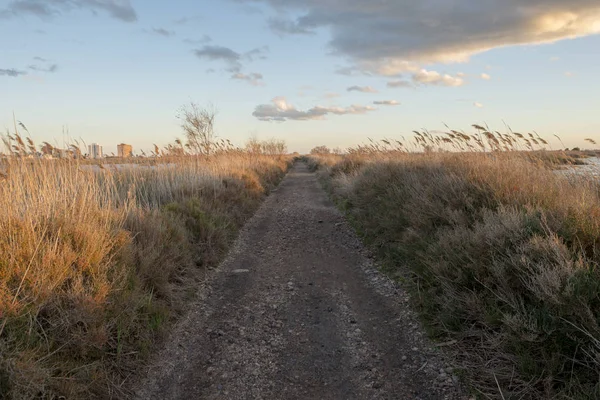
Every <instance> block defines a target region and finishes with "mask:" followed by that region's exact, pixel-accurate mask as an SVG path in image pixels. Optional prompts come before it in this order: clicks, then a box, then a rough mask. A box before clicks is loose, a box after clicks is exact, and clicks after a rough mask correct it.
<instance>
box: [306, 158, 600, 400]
mask: <svg viewBox="0 0 600 400" xmlns="http://www.w3.org/2000/svg"><path fill="white" fill-rule="evenodd" d="M561 157H562V156H561ZM321 159H322V158H321V157H319V156H317V157H313V158H312V162H313V163H314V164H321V162H320V160H321ZM532 161H533V162H532ZM549 164H555V163H548V162H546V160H540V157H539V155H536V154H533V153H531V152H530V151H529V152H517V151H514V149H512V150H510V151H507V152H498V151H494V152H483V151H482V152H473V151H464V152H461V153H449V152H436V151H429V152H421V153H410V152H406V151H400V150H399V149H397V148H396V149H389V148H388V149H379V150H375V149H373V147H371V150H370V151H365V149H364V148H363V149H354V151H351V152H350V154H349V155H347V156H345V157H343V158H338V159H337V162H335V160H332V159H331V157H329V156H328V158H326V159H324V163H323V165H324V167H323V171H324V172H325V176H326V177H328V178H329V179H327V180H326V181H327V184H328V185H329V186H330V188H331V190H332V193H333V194H334V197H335V198H336V200H337V201H338V204H339V205H340V206H341V207H342V208H343V209H344V210H346V212H347V214H348V216H349V218H350V219H351V221H352V222H353V223H354V225H355V226H356V228H357V230H358V231H359V232H360V233H361V235H362V236H363V237H364V238H365V241H366V242H367V243H368V244H369V245H370V246H371V247H372V248H374V249H375V250H376V251H377V252H378V253H379V255H380V257H381V259H382V260H383V263H384V266H385V269H386V271H387V272H388V273H389V274H390V275H392V276H395V277H396V278H397V279H400V280H403V281H405V282H406V283H407V284H408V285H409V287H411V288H412V290H413V293H414V296H413V297H414V300H415V303H416V305H417V306H418V308H419V310H420V311H421V313H422V316H423V318H424V320H425V321H426V325H427V326H428V328H429V329H431V334H432V335H434V336H436V337H438V338H439V339H440V340H443V341H445V342H448V341H449V340H450V339H455V340H456V342H457V344H456V345H455V346H454V351H455V352H456V356H457V361H458V363H459V364H460V365H462V366H463V368H464V370H463V373H464V375H465V376H466V377H467V382H468V383H470V384H471V386H472V388H473V390H474V392H475V393H476V394H478V395H479V396H480V397H481V398H494V399H501V398H506V399H597V398H600V384H599V383H598V382H599V380H598V376H599V373H600V272H599V270H598V268H597V266H598V263H599V262H600V255H599V254H600V241H599V238H600V191H599V186H598V184H597V183H595V182H591V181H589V180H584V179H577V180H574V179H566V178H565V177H562V176H558V175H557V174H555V173H554V172H552V170H551V169H550V168H548V165H549ZM499 388H500V389H499ZM500 391H501V392H502V393H500Z"/></svg>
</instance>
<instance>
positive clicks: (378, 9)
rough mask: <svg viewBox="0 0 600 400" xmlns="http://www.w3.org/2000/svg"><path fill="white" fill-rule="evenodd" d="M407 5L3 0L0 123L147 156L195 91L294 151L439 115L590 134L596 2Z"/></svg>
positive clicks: (597, 65) (378, 1)
mask: <svg viewBox="0 0 600 400" xmlns="http://www.w3.org/2000/svg"><path fill="white" fill-rule="evenodd" d="M413 3H414V2H413V1H408V0H398V1H397V2H394V4H390V2H387V1H385V0H347V1H345V2H340V1H339V0H318V1H317V0H289V1H283V0H222V1H218V2H216V1H204V0H200V1H198V0H196V1H192V0H177V1H170V2H166V1H158V0H146V1H142V0H138V1H126V0H17V1H13V0H10V1H6V0H0V92H1V93H2V96H0V128H2V130H4V129H5V128H11V130H12V113H13V111H14V112H15V114H16V116H17V119H18V120H20V121H22V122H23V123H24V124H25V125H27V127H28V128H29V131H30V132H31V134H32V136H33V138H34V140H35V141H36V142H38V143H41V142H42V141H50V142H53V143H54V142H55V143H58V144H61V143H62V141H63V130H64V128H63V127H68V132H69V135H70V137H71V138H73V139H79V138H81V139H83V140H85V141H86V142H87V143H91V142H97V143H99V144H101V145H103V146H104V148H105V152H107V153H110V152H116V144H117V143H120V142H128V143H131V144H133V145H134V147H135V148H136V149H140V148H143V149H149V148H151V146H152V144H153V143H157V144H159V145H163V144H166V143H168V142H171V141H172V140H174V139H175V138H176V137H177V136H181V131H180V128H179V126H178V121H177V119H176V114H177V110H178V108H179V107H180V106H182V105H183V104H185V103H187V102H189V101H194V102H197V103H198V104H200V105H207V104H209V103H212V104H213V105H214V106H215V107H216V108H217V109H218V118H217V127H216V130H217V134H218V135H219V136H220V137H224V138H229V139H231V140H232V141H234V142H235V143H237V144H243V142H244V141H245V140H247V139H248V138H249V137H250V136H251V135H253V136H257V137H258V138H260V139H266V138H270V137H275V138H280V139H284V140H286V141H287V143H288V145H289V148H290V150H292V151H293V150H297V151H300V152H306V151H308V150H309V149H310V148H311V147H313V146H315V145H320V144H325V145H328V146H331V147H337V146H339V147H342V148H344V147H347V146H351V145H355V144H359V143H364V142H366V141H367V140H368V138H374V139H379V138H384V137H390V138H400V136H401V135H404V136H405V137H406V136H409V135H410V132H411V131H412V130H414V129H419V128H428V129H431V130H436V129H443V123H447V124H448V125H450V126H451V127H453V128H455V129H468V127H469V126H470V125H471V124H473V123H479V124H482V123H488V124H489V125H490V126H491V127H493V128H495V129H499V130H502V129H503V121H505V122H506V123H508V124H510V125H511V126H512V127H513V129H515V130H518V131H530V130H536V131H537V132H539V133H540V134H541V135H542V136H544V137H547V138H551V137H553V136H552V135H554V134H558V135H560V136H561V137H562V140H563V142H565V144H566V145H567V146H570V147H573V146H579V145H582V146H583V145H584V142H583V139H584V138H586V137H591V138H594V139H596V140H598V141H600V119H599V118H598V113H597V112H598V110H599V109H600V95H599V93H600V79H598V71H600V51H599V49H600V36H598V32H600V4H598V3H597V1H591V0H569V1H566V0H565V1H561V0H510V1H506V0H487V1H485V2H481V3H480V4H479V5H477V6H475V7H473V6H472V5H471V4H470V3H472V1H470V0H455V1H453V2H448V1H445V0H426V1H424V2H422V3H423V5H422V6H416V5H415V4H413ZM450 4H451V5H450ZM415 21H417V22H415ZM473 21H480V22H477V23H475V22H473ZM253 74H254V75H253ZM482 74H486V75H482ZM234 77H237V79H234ZM393 82H400V83H398V84H397V85H396V86H397V87H391V86H392V83H393ZM352 87H355V90H351V91H349V90H348V89H349V88H352ZM375 103H378V104H375ZM396 103H399V104H396ZM554 146H555V147H560V145H559V144H558V143H557V142H554Z"/></svg>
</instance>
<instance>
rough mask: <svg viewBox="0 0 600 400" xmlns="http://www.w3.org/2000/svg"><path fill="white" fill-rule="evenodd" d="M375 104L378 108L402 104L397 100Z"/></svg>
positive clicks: (376, 102)
mask: <svg viewBox="0 0 600 400" xmlns="http://www.w3.org/2000/svg"><path fill="white" fill-rule="evenodd" d="M373 104H375V105H377V106H399V105H400V103H399V102H397V101H396V100H381V101H374V102H373Z"/></svg>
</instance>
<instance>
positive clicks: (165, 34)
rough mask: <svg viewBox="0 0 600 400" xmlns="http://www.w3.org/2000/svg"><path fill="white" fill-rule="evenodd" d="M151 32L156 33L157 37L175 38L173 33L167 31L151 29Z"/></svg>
mask: <svg viewBox="0 0 600 400" xmlns="http://www.w3.org/2000/svg"><path fill="white" fill-rule="evenodd" d="M152 32H153V33H156V34H157V35H160V36H164V37H171V36H175V32H174V31H169V30H167V29H164V28H152Z"/></svg>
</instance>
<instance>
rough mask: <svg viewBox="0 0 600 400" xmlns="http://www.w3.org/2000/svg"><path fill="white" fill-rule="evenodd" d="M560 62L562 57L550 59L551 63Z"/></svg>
mask: <svg viewBox="0 0 600 400" xmlns="http://www.w3.org/2000/svg"><path fill="white" fill-rule="evenodd" d="M558 60H560V57H550V61H552V62H555V61H558Z"/></svg>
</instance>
